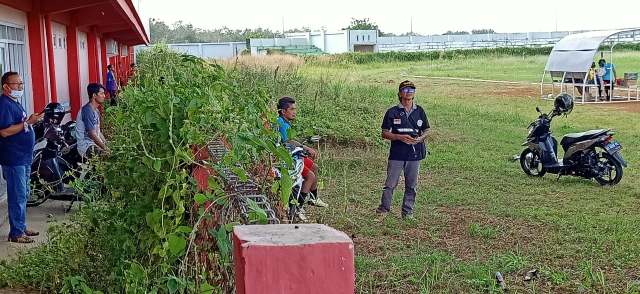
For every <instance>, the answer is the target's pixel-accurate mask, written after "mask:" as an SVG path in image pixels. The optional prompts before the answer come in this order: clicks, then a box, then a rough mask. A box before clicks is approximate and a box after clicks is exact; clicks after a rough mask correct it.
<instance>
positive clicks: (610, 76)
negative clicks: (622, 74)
mask: <svg viewBox="0 0 640 294" xmlns="http://www.w3.org/2000/svg"><path fill="white" fill-rule="evenodd" d="M598 65H599V66H600V68H602V71H603V74H602V81H603V82H604V93H605V95H606V96H607V101H611V96H613V88H614V87H613V86H614V85H615V83H616V67H615V66H613V64H612V63H608V62H607V61H606V60H605V59H604V58H603V59H600V60H598ZM609 90H611V93H609Z"/></svg>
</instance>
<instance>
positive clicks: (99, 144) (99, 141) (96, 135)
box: [76, 83, 110, 158]
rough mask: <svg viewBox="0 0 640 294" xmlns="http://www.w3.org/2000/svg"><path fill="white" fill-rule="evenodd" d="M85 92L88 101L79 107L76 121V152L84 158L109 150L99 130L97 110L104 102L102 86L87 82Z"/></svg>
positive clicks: (98, 113)
mask: <svg viewBox="0 0 640 294" xmlns="http://www.w3.org/2000/svg"><path fill="white" fill-rule="evenodd" d="M87 94H88V95H89V102H88V103H87V104H85V105H84V106H83V107H82V108H81V109H80V111H79V112H78V116H77V121H76V138H77V141H78V153H80V155H82V157H84V158H90V157H92V156H94V155H96V154H99V153H102V152H106V153H109V152H110V151H109V148H108V147H107V140H106V139H105V137H104V135H102V131H101V130H100V112H98V107H99V106H100V105H102V103H104V99H105V93H104V87H102V85H100V84H97V83H92V84H89V85H88V86H87Z"/></svg>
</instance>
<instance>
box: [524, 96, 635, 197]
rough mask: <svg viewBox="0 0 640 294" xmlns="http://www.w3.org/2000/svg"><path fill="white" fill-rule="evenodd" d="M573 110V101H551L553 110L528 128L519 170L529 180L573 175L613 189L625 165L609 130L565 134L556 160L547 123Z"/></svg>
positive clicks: (563, 98)
mask: <svg viewBox="0 0 640 294" xmlns="http://www.w3.org/2000/svg"><path fill="white" fill-rule="evenodd" d="M571 110H573V98H572V97H571V96H569V95H567V94H561V95H559V96H558V97H556V99H555V101H554V109H553V110H552V111H551V112H550V113H548V114H546V113H542V112H541V111H540V108H538V107H536V111H538V112H539V113H540V115H539V116H538V118H537V119H536V120H535V121H534V122H532V123H531V124H530V125H529V135H528V136H527V141H526V142H525V143H524V144H522V146H527V148H525V149H524V151H522V154H521V155H520V166H521V167H522V170H523V171H524V172H525V173H526V174H527V175H530V176H538V177H542V176H544V174H545V173H552V174H557V175H558V177H560V176H563V175H573V176H578V177H583V178H586V179H592V178H593V179H595V180H596V181H597V182H598V183H599V184H600V185H615V184H617V183H619V182H620V180H621V179H622V174H623V167H626V166H627V163H626V162H625V161H624V159H623V158H622V154H621V153H620V150H621V149H622V145H620V143H619V142H617V141H615V140H614V139H613V135H614V134H615V133H614V132H613V131H611V130H604V129H600V130H590V131H586V132H583V133H573V134H567V135H565V136H564V137H562V139H561V140H560V145H561V146H562V150H563V152H564V156H563V158H562V159H558V141H557V140H556V139H555V138H554V137H553V136H552V135H551V131H550V127H551V121H552V120H553V118H554V117H556V116H559V115H563V114H564V115H565V116H566V115H568V114H569V113H570V112H571Z"/></svg>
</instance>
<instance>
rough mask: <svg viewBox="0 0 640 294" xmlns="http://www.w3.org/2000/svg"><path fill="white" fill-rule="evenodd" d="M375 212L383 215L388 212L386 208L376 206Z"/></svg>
mask: <svg viewBox="0 0 640 294" xmlns="http://www.w3.org/2000/svg"><path fill="white" fill-rule="evenodd" d="M376 213H377V214H379V215H385V214H387V213H389V211H388V210H386V209H382V208H380V207H378V208H376Z"/></svg>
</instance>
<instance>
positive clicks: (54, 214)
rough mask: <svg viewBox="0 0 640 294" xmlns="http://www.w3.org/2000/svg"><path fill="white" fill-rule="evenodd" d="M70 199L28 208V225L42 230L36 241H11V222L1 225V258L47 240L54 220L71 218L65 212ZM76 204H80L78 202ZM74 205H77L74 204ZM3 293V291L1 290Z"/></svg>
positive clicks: (14, 255) (7, 257)
mask: <svg viewBox="0 0 640 294" xmlns="http://www.w3.org/2000/svg"><path fill="white" fill-rule="evenodd" d="M69 203H70V202H68V201H58V200H47V201H46V202H45V203H43V204H41V205H40V206H37V207H29V208H27V227H28V228H30V229H32V230H36V231H38V232H40V235H39V236H36V237H34V239H35V240H36V242H34V243H31V244H19V243H11V242H8V241H7V238H8V235H9V222H8V221H6V222H5V223H4V224H2V226H0V260H9V259H13V258H15V257H16V256H17V255H18V254H19V253H20V252H22V251H24V250H27V249H29V248H34V247H36V246H38V245H40V244H43V243H44V242H46V241H47V238H48V237H47V229H48V228H49V226H50V225H51V224H52V223H53V222H59V221H64V220H66V219H68V218H69V216H70V214H71V213H73V212H74V210H71V212H70V213H68V214H67V213H65V210H66V209H67V207H69ZM76 204H78V203H77V202H76ZM74 206H76V205H75V204H74ZM6 213H7V209H6V208H4V209H3V211H2V212H1V214H0V215H6ZM0 293H1V292H0Z"/></svg>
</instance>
